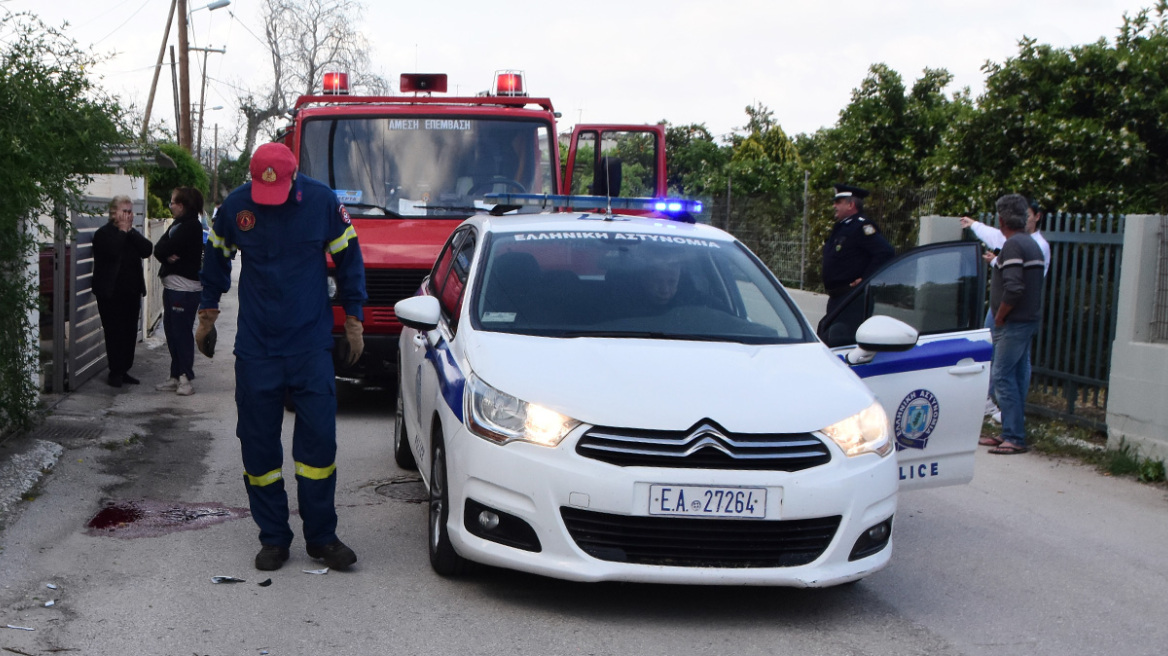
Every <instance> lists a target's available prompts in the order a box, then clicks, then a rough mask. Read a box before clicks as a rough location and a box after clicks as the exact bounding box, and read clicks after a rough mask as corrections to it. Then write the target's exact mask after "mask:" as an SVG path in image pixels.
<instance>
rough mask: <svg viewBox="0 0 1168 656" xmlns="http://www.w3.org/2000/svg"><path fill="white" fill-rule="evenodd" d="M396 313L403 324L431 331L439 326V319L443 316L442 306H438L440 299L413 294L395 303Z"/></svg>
mask: <svg viewBox="0 0 1168 656" xmlns="http://www.w3.org/2000/svg"><path fill="white" fill-rule="evenodd" d="M393 311H394V314H396V315H397V320H398V321H400V322H402V325H403V326H406V327H408V328H413V329H414V330H420V331H422V332H430V331H431V330H434V329H435V328H437V327H438V319H439V318H440V317H441V316H442V308H440V307H439V306H438V299H436V298H434V297H433V296H412V297H410V298H404V299H402V300H400V301H398V302H397V303H394V304H393Z"/></svg>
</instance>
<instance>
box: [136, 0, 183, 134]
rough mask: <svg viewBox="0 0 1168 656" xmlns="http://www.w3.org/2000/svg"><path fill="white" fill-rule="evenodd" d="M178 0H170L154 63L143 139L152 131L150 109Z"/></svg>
mask: <svg viewBox="0 0 1168 656" xmlns="http://www.w3.org/2000/svg"><path fill="white" fill-rule="evenodd" d="M177 2H178V0H170V13H169V14H167V16H166V31H165V32H163V33H162V45H161V46H159V47H158V63H156V64H154V79H153V80H151V81H150V95H149V96H148V97H147V99H146V116H145V118H143V119H142V141H146V135H147V133H148V132H149V131H150V110H151V108H153V107H154V92H155V91H156V90H157V89H158V73H159V72H160V71H161V70H162V57H163V56H164V55H165V54H166V42H167V41H169V40H170V24H171V23H172V22H174V7H175V4H176V3H177Z"/></svg>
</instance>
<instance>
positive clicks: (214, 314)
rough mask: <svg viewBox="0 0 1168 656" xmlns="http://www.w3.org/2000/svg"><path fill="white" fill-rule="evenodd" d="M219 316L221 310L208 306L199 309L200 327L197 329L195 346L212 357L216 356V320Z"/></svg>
mask: <svg viewBox="0 0 1168 656" xmlns="http://www.w3.org/2000/svg"><path fill="white" fill-rule="evenodd" d="M218 318H219V310H218V309H216V308H206V309H203V310H199V327H198V328H196V329H195V347H196V348H198V349H199V353H202V354H203V355H205V356H207V357H209V358H212V357H215V340H216V338H217V337H218V332H217V331H216V330H215V320H216V319H218Z"/></svg>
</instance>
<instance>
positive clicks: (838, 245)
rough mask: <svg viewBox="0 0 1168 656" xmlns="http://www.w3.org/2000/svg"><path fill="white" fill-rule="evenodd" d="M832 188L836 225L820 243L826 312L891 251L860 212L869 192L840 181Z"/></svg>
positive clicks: (842, 298) (869, 273)
mask: <svg viewBox="0 0 1168 656" xmlns="http://www.w3.org/2000/svg"><path fill="white" fill-rule="evenodd" d="M834 187H835V197H834V198H833V199H832V206H833V207H834V208H835V225H834V226H833V227H832V229H831V234H830V235H828V237H827V241H826V242H824V244H823V286H824V288H825V289H826V291H827V295H828V299H827V314H828V315H830V314H831V313H832V311H833V310H835V309H836V308H837V307H839V305H840V303H842V302H843V300H844V297H845V296H847V295H848V292H850V291H852V289H853V288H854V287H856V286H857V285H859V284H860V281H862V280H864V279H865V278H867V277H868V276H870V275H872V274H873V273H874V272H875V271H876V269H879V268H880V266H881V265H882V264H884V263H885V262H887V261H888V260H891V259H892V256H893V254H894V253H893V249H892V245H891V244H889V243H888V240H887V239H885V238H884V235H882V234H880V229H879V228H877V227H876V224H874V223H872V222H871V221H869V220H868V219H867V218H866V217H865V216H864V214H863V212H864V198H866V197H867V196H868V191H867V190H865V189H860V188H859V187H851V186H848V185H843V184H837V185H834Z"/></svg>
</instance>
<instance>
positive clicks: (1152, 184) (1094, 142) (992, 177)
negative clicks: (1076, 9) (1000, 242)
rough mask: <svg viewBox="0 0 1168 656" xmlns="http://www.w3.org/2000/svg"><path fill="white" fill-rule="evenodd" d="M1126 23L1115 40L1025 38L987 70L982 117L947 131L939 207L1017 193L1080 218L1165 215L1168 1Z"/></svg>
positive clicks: (986, 204)
mask: <svg viewBox="0 0 1168 656" xmlns="http://www.w3.org/2000/svg"><path fill="white" fill-rule="evenodd" d="M1154 14H1155V20H1152V17H1151V12H1150V11H1149V10H1147V9H1145V10H1142V11H1140V12H1139V13H1138V14H1137V15H1136V16H1135V17H1128V16H1124V20H1123V25H1122V26H1121V28H1120V30H1119V35H1118V36H1117V38H1116V41H1115V44H1114V45H1110V44H1108V42H1107V41H1106V40H1104V39H1100V40H1099V41H1097V42H1095V43H1091V44H1088V45H1084V46H1077V47H1073V48H1068V49H1058V48H1052V47H1051V46H1048V45H1040V44H1038V43H1037V42H1035V40H1034V39H1030V38H1025V37H1024V38H1023V39H1022V40H1021V41H1020V42H1019V44H1018V55H1017V56H1016V57H1013V58H1011V59H1008V60H1006V62H1005V63H1003V64H994V63H989V62H987V63H986V65H985V66H984V67H983V70H984V71H986V73H987V79H986V91H985V93H984V94H983V95H982V96H981V97H980V98H978V111H976V112H972V113H969V114H967V115H964V116H963V117H962V118H961V120H959V121H957V122H955V123H954V125H953V126H952V129H951V130H950V132H949V134H947V135H946V138H945V148H944V153H943V156H942V157H940V158H938V160H937V161H936V162H935V164H936V166H935V168H934V171H933V174H934V175H935V176H936V178H937V180H938V181H939V189H940V197H939V200H940V202H941V204H942V207H943V208H945V209H948V210H949V211H961V210H966V209H968V208H986V209H988V208H992V207H993V202H994V200H995V199H996V198H997V197H998V196H1000V195H1001V194H1003V193H1006V192H1011V191H1020V192H1022V193H1024V194H1028V195H1032V196H1035V197H1037V198H1039V199H1040V200H1041V201H1043V202H1045V203H1046V204H1048V205H1050V206H1053V207H1058V208H1061V209H1065V210H1067V211H1076V212H1153V211H1164V210H1165V209H1168V90H1166V89H1168V15H1166V14H1168V3H1166V2H1165V1H1164V0H1161V1H1160V2H1158V3H1157V5H1156V8H1155V12H1154Z"/></svg>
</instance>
